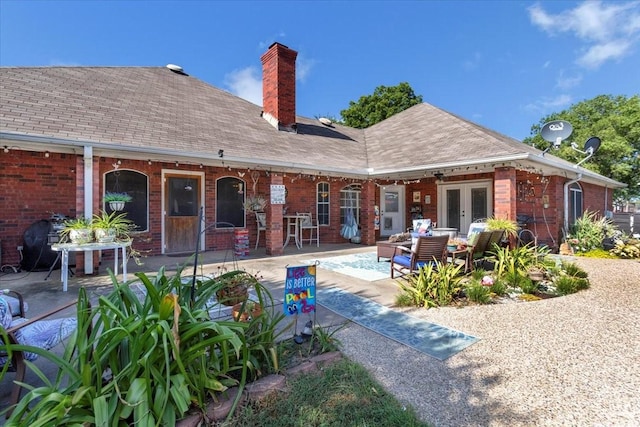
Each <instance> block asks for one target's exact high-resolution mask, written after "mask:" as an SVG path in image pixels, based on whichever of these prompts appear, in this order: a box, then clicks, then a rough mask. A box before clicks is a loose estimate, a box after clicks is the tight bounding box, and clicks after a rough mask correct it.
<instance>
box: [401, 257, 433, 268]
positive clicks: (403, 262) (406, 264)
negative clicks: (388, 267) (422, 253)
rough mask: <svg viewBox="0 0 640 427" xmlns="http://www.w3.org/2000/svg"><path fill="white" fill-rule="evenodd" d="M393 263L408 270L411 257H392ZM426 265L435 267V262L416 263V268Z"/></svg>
mask: <svg viewBox="0 0 640 427" xmlns="http://www.w3.org/2000/svg"><path fill="white" fill-rule="evenodd" d="M393 263H394V264H400V265H401V266H403V267H407V268H409V267H411V257H410V256H407V255H396V256H394V257H393ZM427 264H431V265H434V266H435V265H436V263H435V261H418V262H416V268H421V267H424V266H425V265H427Z"/></svg>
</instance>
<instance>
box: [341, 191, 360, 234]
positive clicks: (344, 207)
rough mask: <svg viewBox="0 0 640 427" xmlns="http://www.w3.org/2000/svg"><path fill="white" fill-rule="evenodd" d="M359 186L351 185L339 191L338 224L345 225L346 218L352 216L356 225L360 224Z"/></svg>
mask: <svg viewBox="0 0 640 427" xmlns="http://www.w3.org/2000/svg"><path fill="white" fill-rule="evenodd" d="M360 190H361V187H360V184H351V185H348V186H346V187H344V188H343V189H342V190H340V224H341V225H344V224H345V223H346V219H347V216H348V215H350V212H351V214H353V216H354V217H355V220H356V224H360Z"/></svg>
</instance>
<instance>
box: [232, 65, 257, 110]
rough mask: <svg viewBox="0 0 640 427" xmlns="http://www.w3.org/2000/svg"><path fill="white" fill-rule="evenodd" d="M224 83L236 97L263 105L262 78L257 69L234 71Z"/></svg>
mask: <svg viewBox="0 0 640 427" xmlns="http://www.w3.org/2000/svg"><path fill="white" fill-rule="evenodd" d="M224 83H225V85H226V86H227V87H228V88H229V90H230V91H231V93H233V94H234V95H237V96H239V97H240V98H243V99H246V100H247V101H249V102H253V103H254V104H256V105H262V77H261V75H260V73H259V72H258V70H257V69H256V68H255V67H247V68H243V69H241V70H234V71H232V72H231V73H229V74H227V75H226V76H225V77H224Z"/></svg>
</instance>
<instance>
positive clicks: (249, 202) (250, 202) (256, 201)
mask: <svg viewBox="0 0 640 427" xmlns="http://www.w3.org/2000/svg"><path fill="white" fill-rule="evenodd" d="M243 206H244V209H245V210H246V211H247V212H264V208H265V207H266V206H267V198H266V197H265V196H264V195H262V194H254V195H251V196H247V199H246V200H245V202H244V205H243Z"/></svg>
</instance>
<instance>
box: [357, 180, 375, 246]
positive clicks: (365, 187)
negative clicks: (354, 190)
mask: <svg viewBox="0 0 640 427" xmlns="http://www.w3.org/2000/svg"><path fill="white" fill-rule="evenodd" d="M360 199H361V200H360V207H361V209H360V221H361V222H360V234H361V238H362V244H363V245H375V244H376V230H375V227H374V224H373V221H374V217H375V212H374V205H375V204H376V185H375V183H374V182H373V181H365V182H364V183H363V184H362V187H361V192H360Z"/></svg>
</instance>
